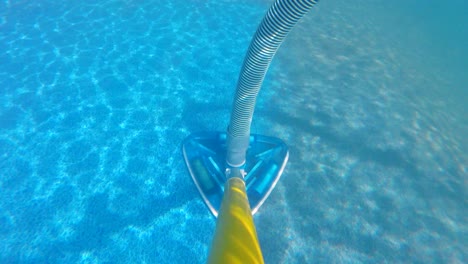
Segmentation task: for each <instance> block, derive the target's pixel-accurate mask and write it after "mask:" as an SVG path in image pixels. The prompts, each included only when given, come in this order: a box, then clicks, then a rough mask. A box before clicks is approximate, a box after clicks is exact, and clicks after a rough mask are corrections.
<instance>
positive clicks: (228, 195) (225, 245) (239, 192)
mask: <svg viewBox="0 0 468 264" xmlns="http://www.w3.org/2000/svg"><path fill="white" fill-rule="evenodd" d="M208 263H209V264H218V263H219V264H221V263H222V264H224V263H226V264H237V263H240V264H250V263H252V264H253V263H263V256H262V251H261V249H260V244H259V243H258V238H257V232H256V231H255V225H254V222H253V218H252V212H251V211H250V205H249V201H248V198H247V193H246V191H245V182H244V181H243V180H242V179H240V178H237V177H233V178H230V179H228V180H227V182H226V184H225V188H224V196H223V201H222V203H221V209H220V212H219V215H218V220H217V222H216V233H215V237H214V239H213V242H212V245H211V249H210V255H209V257H208Z"/></svg>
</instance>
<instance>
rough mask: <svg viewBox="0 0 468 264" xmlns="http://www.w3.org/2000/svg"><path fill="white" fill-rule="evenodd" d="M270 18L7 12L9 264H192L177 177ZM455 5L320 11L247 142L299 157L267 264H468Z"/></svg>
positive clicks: (210, 4) (293, 39) (59, 7)
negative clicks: (195, 136) (256, 136)
mask: <svg viewBox="0 0 468 264" xmlns="http://www.w3.org/2000/svg"><path fill="white" fill-rule="evenodd" d="M270 4H271V1H243V0H239V1H229V0H216V1H214V0H213V1H196V0H192V1H186V0H184V1H182V0H175V1H162V2H161V1H131V0H127V1H123V0H122V1H117V0H109V1H98V3H96V1H89V0H84V1H51V0H38V1H13V0H2V1H0V262H1V263H77V262H79V263H203V262H204V261H205V259H206V256H207V252H208V248H209V244H210V241H211V237H212V235H213V230H214V227H215V221H214V219H213V217H212V216H211V215H210V213H209V211H208V210H207V208H206V207H205V205H204V204H203V202H202V200H201V198H200V196H199V194H198V192H197V190H196V188H195V186H194V184H193V183H192V181H191V179H190V176H189V174H188V172H187V170H186V168H185V166H184V163H183V158H182V154H181V142H182V140H183V139H184V138H185V137H186V136H187V135H189V134H190V133H191V132H195V131H204V130H224V129H225V127H226V125H227V122H228V118H229V111H230V104H231V100H232V97H233V94H234V89H235V85H236V80H237V75H238V73H239V69H240V65H241V63H242V59H243V56H244V54H245V51H246V49H247V47H248V44H249V41H250V38H251V36H252V35H253V33H254V31H255V29H256V27H257V25H258V23H259V21H260V20H261V18H262V16H263V14H264V13H265V11H266V10H267V8H268V6H269V5H270ZM467 8H468V7H467V6H466V4H465V3H464V2H463V1H450V3H449V4H446V3H445V2H444V3H442V2H440V1H439V2H436V1H428V2H427V3H425V4H424V5H423V6H421V3H419V2H418V3H416V1H414V2H407V1H392V2H388V3H387V2H386V1H380V0H376V1H364V0H358V1H344V0H331V1H325V0H324V1H322V2H320V3H319V5H318V6H317V7H316V8H314V9H313V10H312V11H311V12H310V13H309V14H308V15H307V16H306V17H305V18H304V20H303V21H302V22H301V23H300V24H298V26H297V27H296V28H295V29H294V30H293V32H291V34H290V35H289V37H288V39H287V40H286V42H285V43H284V44H283V46H282V47H281V48H280V50H279V52H278V54H277V57H276V58H275V60H274V62H273V64H272V67H271V68H270V71H269V73H268V75H267V78H266V80H265V83H264V88H263V90H262V92H261V93H260V97H259V100H258V105H257V109H256V113H255V116H254V123H253V130H254V131H253V132H255V133H260V134H266V135H271V136H277V137H280V138H282V139H283V140H285V141H286V142H287V144H288V145H289V146H290V148H291V155H290V162H289V164H288V166H287V167H286V170H285V172H284V175H283V177H282V179H281V180H280V182H279V184H278V185H277V188H276V189H275V190H274V191H273V192H272V194H271V196H270V198H269V199H268V200H267V201H266V203H265V204H264V205H263V206H262V208H261V209H260V210H259V212H258V214H257V215H256V216H255V221H256V225H257V232H258V235H259V239H260V242H261V246H262V249H263V253H264V257H265V260H266V262H267V263H356V262H364V263H376V262H390V263H398V262H399V263H403V262H404V263H409V262H411V263H443V262H445V263H463V262H466V261H467V253H466V252H468V242H467V237H468V236H467V228H468V227H467V216H466V211H467V164H468V142H467V138H466V135H467V134H468V114H467V113H468V111H467V104H466V102H467V101H468V96H467V95H468V90H467V88H468V87H467V83H468V77H467V75H466V72H467V69H468V50H467V48H466V47H468V21H467V20H468V19H467V18H466V16H463V10H467Z"/></svg>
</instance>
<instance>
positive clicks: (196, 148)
mask: <svg viewBox="0 0 468 264" xmlns="http://www.w3.org/2000/svg"><path fill="white" fill-rule="evenodd" d="M226 138H227V135H226V133H222V132H200V133H194V134H192V135H190V136H188V137H187V138H186V139H185V140H184V142H183V153H184V158H185V162H186V164H187V167H188V169H189V171H190V175H191V176H192V179H193V181H194V182H195V185H196V186H197V188H198V191H200V194H201V196H202V198H203V200H204V201H205V203H206V205H207V206H208V208H209V209H210V211H211V212H212V213H213V215H214V216H216V217H217V216H218V210H219V208H220V207H221V201H222V199H223V193H224V183H225V182H226V180H227V176H226V175H227V170H229V169H230V168H228V167H227V165H226ZM288 156H289V153H288V147H287V146H286V144H285V143H284V142H283V141H282V140H280V139H278V138H274V137H267V136H262V135H255V134H252V135H250V144H249V148H248V149H247V156H246V162H245V165H244V166H243V170H244V172H245V175H244V181H245V184H246V189H247V196H248V199H249V203H250V208H251V210H252V214H255V213H256V212H257V210H258V208H260V206H261V205H262V204H263V202H265V200H266V198H267V197H268V195H270V192H271V191H272V190H273V188H274V187H275V185H276V183H277V182H278V180H279V178H280V176H281V174H282V173H283V170H284V167H285V166H286V162H287V161H288Z"/></svg>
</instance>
